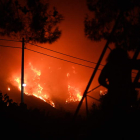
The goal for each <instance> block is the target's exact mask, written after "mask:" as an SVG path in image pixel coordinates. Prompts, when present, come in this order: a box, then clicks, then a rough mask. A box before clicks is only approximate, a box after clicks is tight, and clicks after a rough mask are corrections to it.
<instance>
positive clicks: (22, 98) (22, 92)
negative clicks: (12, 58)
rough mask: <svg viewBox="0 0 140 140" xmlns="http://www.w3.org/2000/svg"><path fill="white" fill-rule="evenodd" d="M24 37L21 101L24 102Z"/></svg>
mask: <svg viewBox="0 0 140 140" xmlns="http://www.w3.org/2000/svg"><path fill="white" fill-rule="evenodd" d="M23 96H24V38H22V56H21V103H24V97H23Z"/></svg>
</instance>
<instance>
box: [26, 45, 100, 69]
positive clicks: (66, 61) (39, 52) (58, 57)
mask: <svg viewBox="0 0 140 140" xmlns="http://www.w3.org/2000/svg"><path fill="white" fill-rule="evenodd" d="M26 49H27V50H29V51H32V52H36V53H39V54H42V55H46V56H49V57H52V58H56V59H59V60H63V61H66V62H69V63H73V64H77V65H80V66H84V67H88V68H92V69H94V68H93V67H90V66H87V65H83V64H80V63H76V62H73V61H69V60H66V59H62V58H59V57H56V56H52V55H48V54H45V53H41V52H38V51H35V50H31V49H28V48H26ZM98 70H101V69H98Z"/></svg>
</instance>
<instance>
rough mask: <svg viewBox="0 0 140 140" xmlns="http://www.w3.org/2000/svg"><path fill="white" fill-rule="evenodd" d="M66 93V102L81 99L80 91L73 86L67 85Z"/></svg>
mask: <svg viewBox="0 0 140 140" xmlns="http://www.w3.org/2000/svg"><path fill="white" fill-rule="evenodd" d="M68 93H69V98H68V99H67V100H66V102H76V101H80V100H81V99H82V96H81V92H80V91H79V89H78V88H75V87H74V86H71V85H68Z"/></svg>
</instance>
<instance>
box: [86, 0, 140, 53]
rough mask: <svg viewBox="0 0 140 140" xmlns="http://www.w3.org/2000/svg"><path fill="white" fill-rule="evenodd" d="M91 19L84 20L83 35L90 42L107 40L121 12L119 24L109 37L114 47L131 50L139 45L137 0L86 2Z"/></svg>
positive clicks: (138, 8)
mask: <svg viewBox="0 0 140 140" xmlns="http://www.w3.org/2000/svg"><path fill="white" fill-rule="evenodd" d="M87 6H88V9H89V10H90V11H91V12H92V15H93V16H92V19H90V18H89V16H87V17H86V18H85V22H84V24H85V35H86V36H87V37H88V38H89V39H90V40H95V41H100V40H101V39H106V40H107V39H108V38H109V34H110V32H111V30H112V28H113V26H114V23H115V21H116V19H117V17H118V15H119V13H120V12H122V17H121V19H120V22H119V24H118V26H117V28H116V30H115V32H114V34H113V35H112V37H111V41H110V42H111V43H115V46H116V47H121V48H124V49H127V50H133V49H135V48H137V47H138V46H139V45H140V39H139V36H140V1H139V0H127V1H125V2H124V1H122V0H87Z"/></svg>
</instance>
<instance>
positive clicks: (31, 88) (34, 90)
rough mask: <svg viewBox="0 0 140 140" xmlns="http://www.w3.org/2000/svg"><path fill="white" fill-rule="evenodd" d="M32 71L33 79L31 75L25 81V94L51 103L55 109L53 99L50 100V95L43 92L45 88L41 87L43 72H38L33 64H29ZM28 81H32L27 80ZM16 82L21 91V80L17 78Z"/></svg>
mask: <svg viewBox="0 0 140 140" xmlns="http://www.w3.org/2000/svg"><path fill="white" fill-rule="evenodd" d="M29 66H30V70H31V71H32V72H33V74H34V75H33V77H32V76H31V75H28V76H27V75H26V76H25V77H24V81H25V84H26V87H25V88H24V93H25V94H26V95H33V96H35V97H37V98H39V99H41V100H43V101H44V102H47V103H49V104H50V105H51V106H52V107H55V104H54V102H53V101H51V99H50V98H49V95H48V94H46V93H44V92H43V87H42V86H41V84H40V83H39V82H40V76H41V71H40V70H37V69H36V68H34V67H33V65H32V64H31V63H29ZM27 79H30V81H29V80H27ZM14 81H15V82H16V85H17V86H18V88H19V90H21V79H20V78H19V77H15V78H14Z"/></svg>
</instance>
